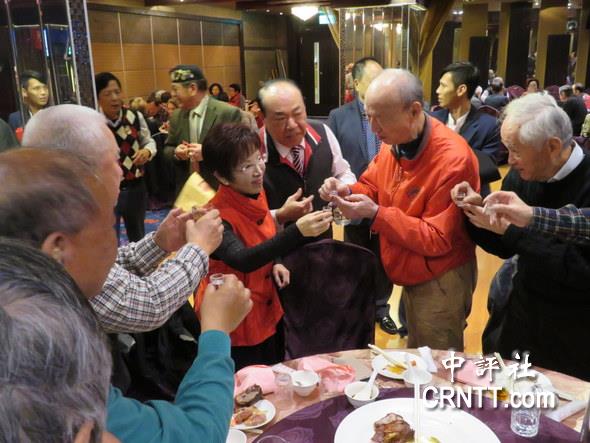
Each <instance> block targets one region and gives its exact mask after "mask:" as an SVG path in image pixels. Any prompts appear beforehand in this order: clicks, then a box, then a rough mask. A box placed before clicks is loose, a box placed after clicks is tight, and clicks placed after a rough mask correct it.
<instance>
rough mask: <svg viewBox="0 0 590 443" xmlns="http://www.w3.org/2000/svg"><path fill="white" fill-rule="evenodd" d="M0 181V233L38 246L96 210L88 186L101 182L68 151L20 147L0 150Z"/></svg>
mask: <svg viewBox="0 0 590 443" xmlns="http://www.w3.org/2000/svg"><path fill="white" fill-rule="evenodd" d="M0 187H1V189H2V192H0V235H3V236H5V237H10V238H18V239H21V240H24V241H26V242H27V243H29V244H31V245H32V246H35V247H41V245H42V244H43V241H44V240H45V239H46V238H47V237H48V236H49V234H51V233H53V232H62V233H64V234H75V233H77V232H79V231H80V230H81V229H82V228H83V227H84V226H87V225H88V224H89V223H90V221H91V220H92V218H93V217H94V216H95V215H96V214H97V213H98V212H99V205H98V203H97V201H96V199H95V197H94V194H93V193H92V189H95V190H100V189H102V188H103V185H102V184H101V182H100V181H99V179H98V178H96V176H95V175H94V173H93V172H91V171H90V169H89V168H88V166H86V165H85V164H84V163H82V162H81V161H80V160H79V159H78V158H77V157H76V156H72V155H71V154H70V153H67V152H65V151H63V150H57V149H56V150H53V151H51V152H47V151H46V150H43V149H35V148H20V149H12V150H9V151H5V152H3V153H2V154H0ZM95 192H96V191H95Z"/></svg>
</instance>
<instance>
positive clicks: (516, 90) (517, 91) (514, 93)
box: [507, 85, 524, 100]
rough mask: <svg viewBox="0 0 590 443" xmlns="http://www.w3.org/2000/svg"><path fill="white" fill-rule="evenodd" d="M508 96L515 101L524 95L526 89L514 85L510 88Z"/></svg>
mask: <svg viewBox="0 0 590 443" xmlns="http://www.w3.org/2000/svg"><path fill="white" fill-rule="evenodd" d="M507 89H508V95H509V96H510V100H514V99H515V98H519V97H520V96H522V94H524V88H523V87H522V86H520V85H512V86H508V88H507Z"/></svg>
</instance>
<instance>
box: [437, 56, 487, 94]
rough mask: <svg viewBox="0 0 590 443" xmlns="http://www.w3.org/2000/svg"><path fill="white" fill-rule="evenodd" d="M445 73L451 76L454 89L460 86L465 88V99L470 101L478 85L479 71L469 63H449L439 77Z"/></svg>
mask: <svg viewBox="0 0 590 443" xmlns="http://www.w3.org/2000/svg"><path fill="white" fill-rule="evenodd" d="M447 72H449V73H450V74H451V78H452V79H453V84H454V85H455V89H457V88H458V87H459V86H461V85H465V86H466V87H467V99H471V97H473V94H475V90H476V89H477V86H478V84H479V69H477V66H475V65H474V64H473V63H471V62H456V63H451V64H450V65H448V66H447V67H446V68H445V69H443V72H442V73H441V75H440V76H441V77H442V76H443V75H445V74H446V73H447Z"/></svg>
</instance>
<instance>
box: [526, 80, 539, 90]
mask: <svg viewBox="0 0 590 443" xmlns="http://www.w3.org/2000/svg"><path fill="white" fill-rule="evenodd" d="M532 82H535V83H536V84H537V88H539V89H541V83H539V79H538V78H537V77H529V78H528V79H527V81H526V86H527V88H528V87H529V85H530V84H531V83H532Z"/></svg>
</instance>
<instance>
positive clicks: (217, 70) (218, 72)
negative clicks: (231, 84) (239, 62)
mask: <svg viewBox="0 0 590 443" xmlns="http://www.w3.org/2000/svg"><path fill="white" fill-rule="evenodd" d="M204 71H205V78H206V79H207V83H208V84H211V83H221V84H222V86H223V89H224V90H227V83H226V82H225V72H224V67H223V66H218V67H213V68H205V69H204Z"/></svg>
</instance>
